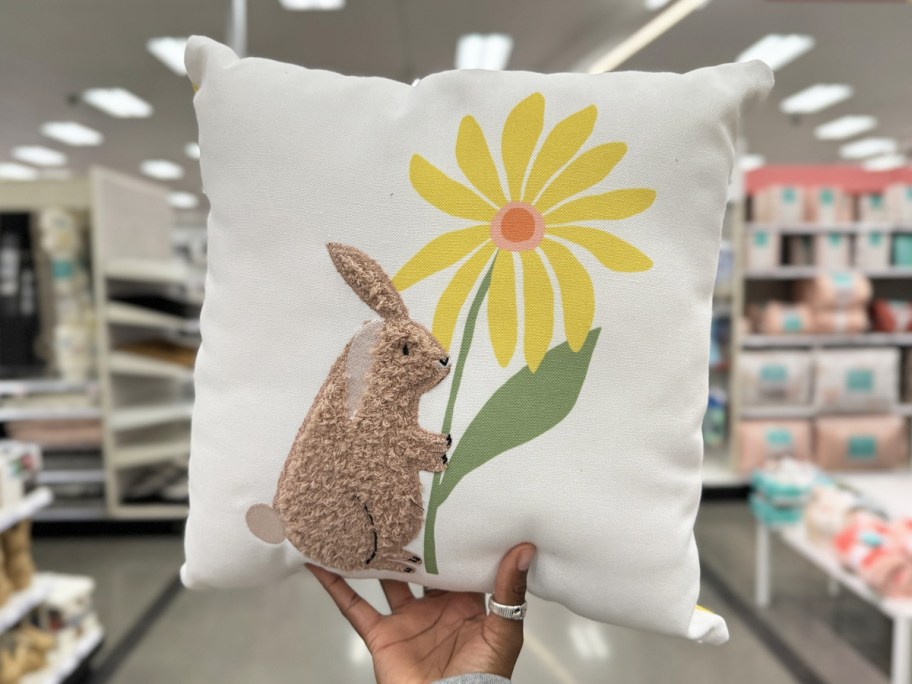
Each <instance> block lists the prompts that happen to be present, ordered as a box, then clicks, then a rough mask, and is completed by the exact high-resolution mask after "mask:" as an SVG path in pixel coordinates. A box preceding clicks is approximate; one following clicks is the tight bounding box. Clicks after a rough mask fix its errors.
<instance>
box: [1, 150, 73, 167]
mask: <svg viewBox="0 0 912 684" xmlns="http://www.w3.org/2000/svg"><path fill="white" fill-rule="evenodd" d="M12 155H13V159H18V160H19V161H21V162H25V163H26V164H34V165H35V166H63V165H64V164H66V161H67V156H66V155H65V154H64V153H63V152H58V151H57V150H52V149H51V148H50V147H42V146H41V145H22V146H20V147H14V148H13V152H12Z"/></svg>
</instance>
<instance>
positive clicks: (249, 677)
mask: <svg viewBox="0 0 912 684" xmlns="http://www.w3.org/2000/svg"><path fill="white" fill-rule="evenodd" d="M697 533H698V540H699V543H700V547H701V553H702V555H703V561H704V582H703V588H702V595H701V602H702V603H704V604H705V605H707V606H710V607H712V608H713V609H715V610H717V611H718V612H720V613H722V614H723V615H725V617H726V618H727V620H728V625H729V630H730V632H731V636H732V639H731V641H730V642H729V644H727V645H725V646H723V647H708V646H699V645H695V644H691V643H687V642H685V641H682V640H678V639H673V638H669V637H662V636H658V635H653V634H644V633H640V632H635V631H631V630H626V629H622V628H619V627H609V626H605V625H600V624H597V623H593V622H591V621H588V620H584V619H582V618H579V617H576V616H574V615H572V614H571V613H569V612H568V611H566V610H565V609H563V608H562V607H560V606H558V605H555V604H550V603H546V602H544V601H540V600H536V599H535V598H530V600H529V604H530V606H529V617H528V619H527V624H526V646H525V649H524V650H523V653H522V656H521V657H520V660H519V664H518V666H517V670H516V673H515V678H514V679H515V681H516V682H517V683H518V684H538V683H540V682H541V683H545V682H547V683H552V682H556V683H559V684H571V683H576V682H579V683H588V682H625V683H627V682H630V683H636V684H651V683H653V682H672V681H673V682H679V683H682V684H689V683H691V682H693V683H694V684H696V683H698V682H699V683H700V684H704V683H707V682H723V683H729V682H737V683H738V684H754V683H756V684H761V683H762V684H791V683H793V682H802V683H805V682H809V683H811V684H813V683H816V682H827V683H830V682H832V683H833V684H843V683H844V684H850V683H851V684H861V683H864V684H867V683H869V682H870V683H871V684H880V683H881V682H886V681H887V678H886V676H885V675H884V670H885V668H886V667H887V663H888V661H889V643H890V625H889V623H888V622H887V621H886V620H884V619H883V618H881V617H880V616H879V614H878V613H876V612H875V611H873V610H872V609H871V608H870V607H868V606H867V605H865V604H863V603H861V602H860V601H858V600H856V599H854V598H853V597H852V596H851V595H848V594H841V595H840V596H838V597H836V598H833V597H830V596H828V594H827V585H826V582H825V580H824V579H823V578H822V577H821V576H820V575H819V573H817V572H816V571H815V570H813V569H812V568H810V567H809V566H807V565H806V564H805V563H803V562H802V561H800V560H799V559H797V558H796V557H794V556H793V555H792V554H790V552H788V551H787V550H785V549H780V548H779V547H776V548H775V551H778V552H779V553H778V554H777V560H776V564H775V576H774V586H775V589H776V593H775V597H774V603H773V607H772V608H771V609H769V610H766V611H760V612H758V611H756V610H754V609H753V607H752V604H751V602H750V596H751V591H752V578H753V525H752V522H751V519H750V516H749V514H748V512H747V509H746V506H745V505H744V504H743V503H716V502H708V503H706V504H704V507H703V510H702V512H701V516H700V521H699V524H698V529H697ZM35 555H36V560H37V562H38V563H39V565H40V566H41V567H42V568H47V569H49V570H64V571H71V572H82V573H86V574H90V575H92V576H94V577H95V578H96V579H97V582H98V591H97V597H96V598H97V606H98V610H99V613H100V615H101V619H102V621H103V622H104V624H105V627H106V629H107V641H106V644H105V647H104V649H103V650H102V652H101V653H99V654H98V656H97V657H96V660H95V666H96V667H95V669H96V674H95V676H94V677H93V679H92V682H98V683H105V684H161V683H162V682H173V683H175V684H197V683H200V684H202V683H203V682H205V683H206V684H209V683H210V682H219V683H220V684H235V683H236V684H249V683H250V682H264V683H272V682H275V683H277V684H278V683H283V682H294V683H295V684H299V683H307V684H309V683H311V682H314V683H321V684H322V683H323V682H327V683H333V682H346V683H348V682H351V683H353V684H357V683H359V682H365V683H367V682H371V681H373V678H372V676H371V667H370V659H369V657H368V654H367V652H366V650H365V649H364V647H363V646H362V645H361V643H360V641H359V640H358V639H357V637H356V636H355V635H354V634H353V633H352V631H351V630H350V628H349V627H348V624H347V623H346V622H345V621H344V620H343V619H342V617H341V616H340V615H339V614H338V612H337V611H336V609H335V607H334V606H333V605H332V604H331V603H330V602H329V599H328V598H327V597H326V596H325V595H324V593H323V592H322V590H321V589H320V588H319V586H318V585H317V584H316V582H315V581H313V580H312V578H310V577H309V576H300V577H294V578H290V579H289V580H287V581H285V582H284V583H282V584H280V585H277V586H272V587H264V588H259V589H256V590H246V591H232V592H217V593H201V592H188V591H185V590H182V589H180V588H179V585H178V583H177V568H178V566H179V563H180V559H181V556H182V548H181V541H180V539H179V538H177V537H109V538H101V539H97V538H96V539H78V538H77V539H73V538H70V539H65V540H64V539H49V538H39V539H37V540H36V541H35ZM358 588H359V590H361V591H362V592H363V593H364V594H365V595H366V596H368V598H369V599H371V600H372V601H373V602H375V603H378V604H379V603H380V602H381V601H382V594H381V593H380V591H379V588H378V587H377V585H376V583H372V582H360V583H358Z"/></svg>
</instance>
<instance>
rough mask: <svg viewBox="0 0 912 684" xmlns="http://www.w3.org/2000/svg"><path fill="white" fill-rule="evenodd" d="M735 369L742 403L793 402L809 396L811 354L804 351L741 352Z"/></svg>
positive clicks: (787, 403)
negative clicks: (739, 379)
mask: <svg viewBox="0 0 912 684" xmlns="http://www.w3.org/2000/svg"><path fill="white" fill-rule="evenodd" d="M738 372H739V373H740V378H741V392H742V395H741V397H742V399H741V400H742V403H743V404H744V405H745V406H764V405H770V404H778V405H788V406H795V405H802V404H807V403H809V402H810V400H811V355H810V353H809V352H807V351H797V350H796V351H792V350H789V351H764V352H744V353H742V354H741V358H740V364H739V369H738Z"/></svg>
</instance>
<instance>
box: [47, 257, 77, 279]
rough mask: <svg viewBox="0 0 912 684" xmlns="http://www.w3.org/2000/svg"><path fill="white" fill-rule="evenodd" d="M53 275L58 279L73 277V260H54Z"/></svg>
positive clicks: (52, 263)
mask: <svg viewBox="0 0 912 684" xmlns="http://www.w3.org/2000/svg"><path fill="white" fill-rule="evenodd" d="M51 275H52V276H53V277H54V278H57V279H58V280H66V279H67V278H72V277H73V262H72V261H52V262H51Z"/></svg>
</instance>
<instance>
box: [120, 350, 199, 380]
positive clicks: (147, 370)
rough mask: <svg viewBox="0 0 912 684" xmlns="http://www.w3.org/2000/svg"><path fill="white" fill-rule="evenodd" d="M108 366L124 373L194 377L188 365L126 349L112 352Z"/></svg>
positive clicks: (190, 378)
mask: <svg viewBox="0 0 912 684" xmlns="http://www.w3.org/2000/svg"><path fill="white" fill-rule="evenodd" d="M108 368H110V370H111V372H112V373H121V374H123V375H143V376H147V377H154V378H173V379H176V380H192V379H193V370H192V369H190V368H187V367H186V366H182V365H180V364H177V363H169V362H168V361H163V360H161V359H156V358H153V357H151V356H144V355H142V354H134V353H132V352H125V351H114V352H111V354H110V356H109V357H108Z"/></svg>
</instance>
